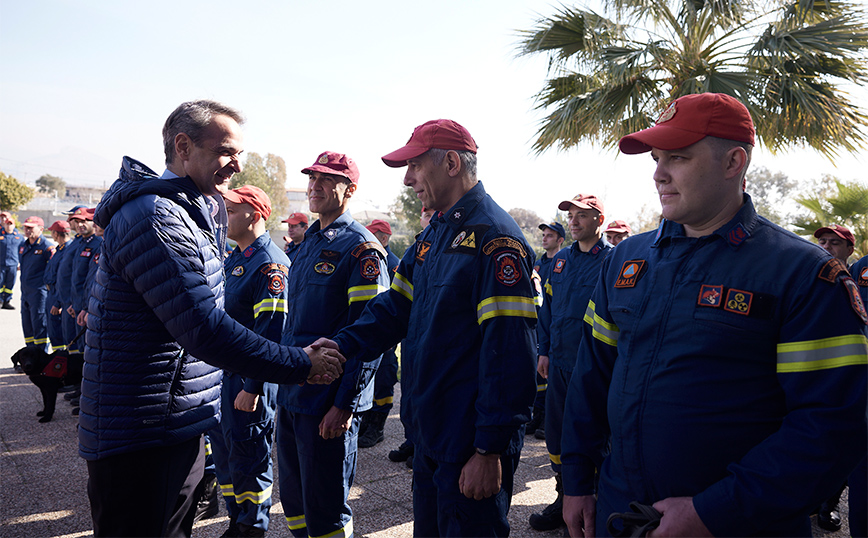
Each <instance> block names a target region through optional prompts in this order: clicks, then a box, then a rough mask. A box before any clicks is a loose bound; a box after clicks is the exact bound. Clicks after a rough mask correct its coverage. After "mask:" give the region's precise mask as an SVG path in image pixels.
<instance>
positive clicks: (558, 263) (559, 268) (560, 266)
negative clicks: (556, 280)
mask: <svg viewBox="0 0 868 538" xmlns="http://www.w3.org/2000/svg"><path fill="white" fill-rule="evenodd" d="M566 266H567V260H565V259H563V258H558V259H557V260H555V266H554V267H553V268H552V272H553V273H558V274H560V273H562V272H563V270H564V267H566Z"/></svg>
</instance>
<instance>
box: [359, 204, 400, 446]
mask: <svg viewBox="0 0 868 538" xmlns="http://www.w3.org/2000/svg"><path fill="white" fill-rule="evenodd" d="M365 228H367V229H368V231H369V232H371V233H372V234H374V237H376V238H377V241H379V242H380V244H381V245H383V248H384V249H386V267H387V268H388V269H389V281H390V282H391V280H392V278H394V276H395V271H397V269H398V262H399V260H398V257H397V256H395V255H394V254H393V253H392V250H391V249H390V248H389V240H391V238H392V226H391V225H390V224H389V223H388V222H386V221H384V220H382V219H374V220H372V221H371V223H370V224H368V225H367V226H365ZM397 349H398V346H395V347H392V348H389V349H387V350H386V351H385V352H383V358H382V360H381V361H380V367H379V368H377V375H376V377H375V378H374V404H373V406H371V409H370V410H368V411H365V412H364V413H363V414H362V423H361V425H360V426H359V448H371V447H372V446H374V445H376V444H377V443H380V442H382V441H384V440H385V439H386V435H385V433H384V429H385V426H386V419H387V418H388V417H389V411H391V409H392V398H393V397H394V396H395V383H397V382H398V355H397V354H396V351H397Z"/></svg>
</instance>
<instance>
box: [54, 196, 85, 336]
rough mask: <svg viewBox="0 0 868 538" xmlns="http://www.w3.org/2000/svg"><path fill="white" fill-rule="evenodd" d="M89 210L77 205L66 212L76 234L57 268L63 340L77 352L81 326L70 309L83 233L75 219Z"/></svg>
mask: <svg viewBox="0 0 868 538" xmlns="http://www.w3.org/2000/svg"><path fill="white" fill-rule="evenodd" d="M85 211H87V207H85V206H83V205H77V206H75V207H73V208H72V209H70V210H69V211H67V212H66V214H67V215H68V216H67V218H66V220H67V222H69V227H70V229H71V230H72V232H73V233H74V234H75V237H73V239H72V241H70V242H69V243H68V244H67V245H66V247H65V249H66V254H64V255H63V258H62V259H61V260H60V265H59V266H58V268H57V298H58V306H59V307H60V311H61V313H60V324H61V327H62V329H63V341H64V342H66V344H67V345H68V346H69V344H70V343H71V342H72V346H70V347H68V349H67V351H69V352H75V351H78V350H79V347H78V345H79V343H78V340H76V341H75V342H73V340H74V339H75V336H76V335H77V334H78V331H79V327H78V324H77V323H76V319H75V316H74V315H73V314H70V309H71V307H72V269H73V266H74V262H75V258H76V257H77V256H78V255H79V253H80V252H81V243H82V239H81V234H80V233H79V232H78V226H77V225H76V223H75V222H74V221H73V218H75V220H76V221H77V220H80V219H79V218H78V217H80V216H81V215H83V214H84V213H85Z"/></svg>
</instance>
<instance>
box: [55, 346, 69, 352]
mask: <svg viewBox="0 0 868 538" xmlns="http://www.w3.org/2000/svg"><path fill="white" fill-rule="evenodd" d="M51 349H52V350H54V351H63V350H64V349H66V346H51Z"/></svg>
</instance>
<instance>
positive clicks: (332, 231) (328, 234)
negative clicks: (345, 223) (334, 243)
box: [323, 228, 338, 241]
mask: <svg viewBox="0 0 868 538" xmlns="http://www.w3.org/2000/svg"><path fill="white" fill-rule="evenodd" d="M323 235H325V236H326V239H328V240H329V241H331V240H332V239H334V238H335V236H336V235H338V232H337V230H335V229H334V228H329V229H328V230H326V231H324V232H323Z"/></svg>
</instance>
